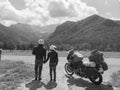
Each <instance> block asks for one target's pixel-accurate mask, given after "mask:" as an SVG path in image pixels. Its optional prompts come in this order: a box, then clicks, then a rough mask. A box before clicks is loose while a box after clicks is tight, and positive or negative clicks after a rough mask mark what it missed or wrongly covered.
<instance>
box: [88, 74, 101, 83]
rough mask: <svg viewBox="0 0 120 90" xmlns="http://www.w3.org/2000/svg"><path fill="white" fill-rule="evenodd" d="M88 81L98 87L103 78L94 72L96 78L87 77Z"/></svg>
mask: <svg viewBox="0 0 120 90" xmlns="http://www.w3.org/2000/svg"><path fill="white" fill-rule="evenodd" d="M97 79H98V80H97ZM89 80H90V81H91V82H92V83H94V84H95V85H100V84H101V83H102V81H103V77H102V75H101V74H100V73H99V72H96V76H91V77H89ZM96 80H97V81H96Z"/></svg>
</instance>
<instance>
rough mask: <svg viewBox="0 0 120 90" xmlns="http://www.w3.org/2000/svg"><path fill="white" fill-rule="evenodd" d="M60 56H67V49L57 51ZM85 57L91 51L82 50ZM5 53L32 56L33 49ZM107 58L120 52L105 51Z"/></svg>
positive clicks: (117, 56) (113, 56)
mask: <svg viewBox="0 0 120 90" xmlns="http://www.w3.org/2000/svg"><path fill="white" fill-rule="evenodd" d="M57 52H58V55H59V57H66V56H67V51H57ZM80 52H81V53H82V54H83V55H84V57H88V56H89V55H90V51H80ZM2 54H3V55H19V56H20V55H21V56H31V55H32V50H14V51H10V50H3V53H2ZM103 54H104V57H105V58H120V52H103Z"/></svg>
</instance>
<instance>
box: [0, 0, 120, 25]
mask: <svg viewBox="0 0 120 90" xmlns="http://www.w3.org/2000/svg"><path fill="white" fill-rule="evenodd" d="M93 14H98V15H100V16H103V17H106V18H110V19H114V20H120V0H0V23H1V24H3V25H6V26H9V25H11V24H16V23H23V24H31V25H40V26H43V25H50V24H60V23H63V22H65V21H78V20H82V19H84V18H86V17H88V16H91V15H93Z"/></svg>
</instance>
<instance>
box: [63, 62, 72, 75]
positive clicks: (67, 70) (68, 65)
mask: <svg viewBox="0 0 120 90" xmlns="http://www.w3.org/2000/svg"><path fill="white" fill-rule="evenodd" d="M64 68H65V71H66V73H67V74H68V75H70V76H72V75H73V74H74V72H73V70H71V68H70V64H68V63H66V64H65V66H64Z"/></svg>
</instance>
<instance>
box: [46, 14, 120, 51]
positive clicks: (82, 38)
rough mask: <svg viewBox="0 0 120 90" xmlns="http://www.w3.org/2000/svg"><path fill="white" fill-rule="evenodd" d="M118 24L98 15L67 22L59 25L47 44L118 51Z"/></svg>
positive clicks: (119, 45) (119, 44)
mask: <svg viewBox="0 0 120 90" xmlns="http://www.w3.org/2000/svg"><path fill="white" fill-rule="evenodd" d="M119 41H120V24H119V21H113V20H110V19H106V18H103V17H101V16H98V15H92V16H90V17H87V18H86V19H84V20H81V21H78V22H71V21H67V22H65V23H63V24H61V25H59V26H58V27H57V28H56V30H55V31H54V32H53V33H52V34H51V35H50V37H49V38H48V40H47V42H48V43H54V44H57V45H59V44H69V45H72V46H77V47H80V48H81V47H82V46H83V47H84V46H85V47H87V49H93V48H96V47H97V48H100V49H102V50H105V49H106V48H108V47H110V48H111V49H112V50H113V49H115V50H117V49H120V42H119Z"/></svg>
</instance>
